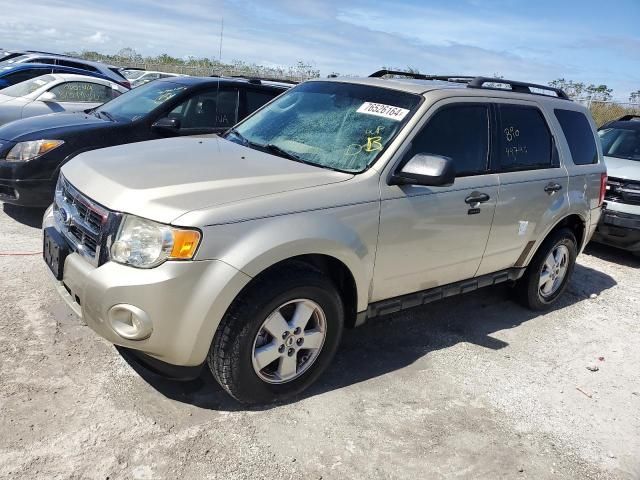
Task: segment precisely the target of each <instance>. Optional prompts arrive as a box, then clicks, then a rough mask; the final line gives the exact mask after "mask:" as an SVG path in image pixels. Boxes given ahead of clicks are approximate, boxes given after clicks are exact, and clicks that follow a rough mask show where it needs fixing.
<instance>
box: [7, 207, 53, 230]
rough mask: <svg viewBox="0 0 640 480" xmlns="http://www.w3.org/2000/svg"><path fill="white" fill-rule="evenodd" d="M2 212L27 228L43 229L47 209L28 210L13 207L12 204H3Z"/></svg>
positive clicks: (26, 208)
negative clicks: (43, 219) (43, 218)
mask: <svg viewBox="0 0 640 480" xmlns="http://www.w3.org/2000/svg"><path fill="white" fill-rule="evenodd" d="M2 210H3V211H4V213H6V214H7V215H8V216H9V217H11V218H13V219H14V220H15V221H17V222H20V223H22V224H24V225H26V226H27V227H32V228H42V216H43V215H44V211H45V210H46V209H45V208H28V207H19V206H17V205H12V204H11V203H3V204H2Z"/></svg>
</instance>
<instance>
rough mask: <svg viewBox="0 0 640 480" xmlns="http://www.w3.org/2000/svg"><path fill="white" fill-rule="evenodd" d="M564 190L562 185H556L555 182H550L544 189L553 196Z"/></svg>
mask: <svg viewBox="0 0 640 480" xmlns="http://www.w3.org/2000/svg"><path fill="white" fill-rule="evenodd" d="M560 190H562V185H560V184H559V183H555V182H549V183H547V185H546V186H545V187H544V191H545V192H547V193H549V194H551V193H554V192H557V191H560Z"/></svg>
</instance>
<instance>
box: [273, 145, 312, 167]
mask: <svg viewBox="0 0 640 480" xmlns="http://www.w3.org/2000/svg"><path fill="white" fill-rule="evenodd" d="M262 148H264V149H265V150H268V151H269V152H272V153H275V154H276V155H279V156H281V157H284V158H287V159H289V160H294V161H296V162H301V163H309V162H307V161H306V160H303V159H301V158H300V157H298V156H297V155H294V154H293V153H291V152H287V151H286V150H283V149H282V148H280V147H279V146H278V145H275V144H273V143H267V144H266V145H262ZM311 165H314V164H311Z"/></svg>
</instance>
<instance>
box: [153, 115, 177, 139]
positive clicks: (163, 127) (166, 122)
mask: <svg viewBox="0 0 640 480" xmlns="http://www.w3.org/2000/svg"><path fill="white" fill-rule="evenodd" d="M151 128H153V129H154V130H159V131H161V132H163V133H172V134H174V135H175V134H177V133H178V132H179V131H180V119H179V118H172V117H163V118H161V119H159V120H157V121H156V122H155V123H154V124H153V125H151Z"/></svg>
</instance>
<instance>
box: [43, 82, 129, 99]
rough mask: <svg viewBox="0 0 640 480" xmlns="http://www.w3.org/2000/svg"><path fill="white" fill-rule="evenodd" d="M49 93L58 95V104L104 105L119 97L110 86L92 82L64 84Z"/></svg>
mask: <svg viewBox="0 0 640 480" xmlns="http://www.w3.org/2000/svg"><path fill="white" fill-rule="evenodd" d="M49 91H50V92H51V93H54V94H55V95H56V101H57V102H74V103H104V102H108V101H109V100H111V99H113V98H115V97H116V96H117V95H119V92H117V91H116V90H114V89H112V88H111V87H110V86H108V85H101V84H99V83H90V82H64V83H61V84H60V85H56V86H55V87H53V88H52V89H51V90H49ZM114 93H115V94H114Z"/></svg>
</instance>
